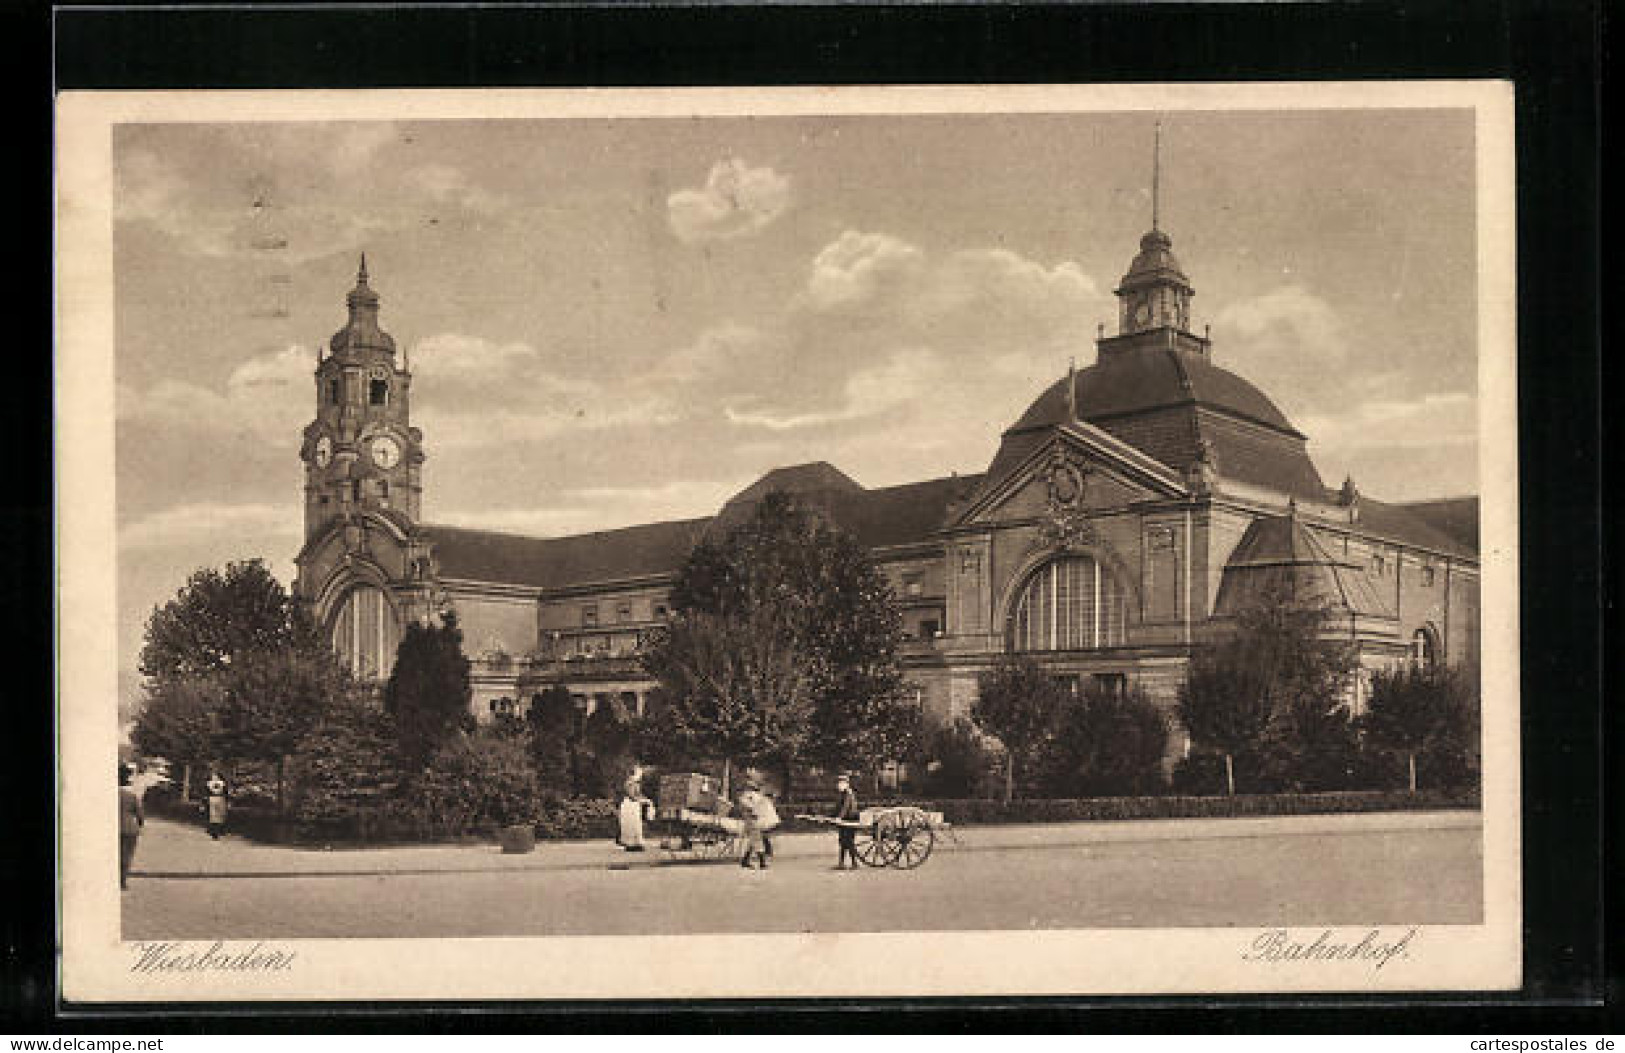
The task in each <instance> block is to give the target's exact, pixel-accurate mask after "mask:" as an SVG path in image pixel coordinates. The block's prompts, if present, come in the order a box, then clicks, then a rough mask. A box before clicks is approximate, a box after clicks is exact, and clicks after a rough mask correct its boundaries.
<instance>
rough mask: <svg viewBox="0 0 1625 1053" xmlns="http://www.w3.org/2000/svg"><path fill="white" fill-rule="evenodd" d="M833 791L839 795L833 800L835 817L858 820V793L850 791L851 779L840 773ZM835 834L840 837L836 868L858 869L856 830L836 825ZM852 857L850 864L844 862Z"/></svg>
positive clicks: (852, 820)
mask: <svg viewBox="0 0 1625 1053" xmlns="http://www.w3.org/2000/svg"><path fill="white" fill-rule="evenodd" d="M835 791H836V793H837V794H838V795H839V796H837V798H836V801H835V818H837V819H843V820H847V821H850V822H854V823H855V822H857V821H858V795H857V794H855V793H853V792H852V779H851V778H850V777H849V776H847V775H844V774H843V775H842V776H841V777H840V778H838V779H836V780H835ZM835 836H836V837H838V838H840V845H841V850H840V856H839V858H838V859H837V860H836V863H835V869H836V870H856V869H858V832H857V830H855V829H853V828H852V827H850V826H837V827H836V828H835ZM848 856H850V857H851V858H852V865H851V866H848V865H847V863H846V860H847V857H848Z"/></svg>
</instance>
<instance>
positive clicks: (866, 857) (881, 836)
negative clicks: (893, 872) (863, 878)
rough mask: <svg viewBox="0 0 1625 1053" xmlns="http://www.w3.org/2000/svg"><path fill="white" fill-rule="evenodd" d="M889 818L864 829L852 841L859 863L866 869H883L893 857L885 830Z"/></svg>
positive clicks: (877, 821) (881, 819) (884, 817)
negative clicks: (891, 856)
mask: <svg viewBox="0 0 1625 1053" xmlns="http://www.w3.org/2000/svg"><path fill="white" fill-rule="evenodd" d="M887 818H888V817H887V816H882V817H881V818H880V819H878V820H876V821H875V822H874V823H872V824H871V825H869V826H866V827H863V828H862V829H860V830H858V831H857V832H856V836H855V837H853V839H852V844H853V850H854V851H855V852H857V855H858V862H860V863H862V864H863V865H864V866H866V867H883V866H885V865H886V860H887V859H888V858H889V857H890V855H891V846H890V843H889V842H888V841H887V840H886V834H885V829H884V828H885V823H886V819H887Z"/></svg>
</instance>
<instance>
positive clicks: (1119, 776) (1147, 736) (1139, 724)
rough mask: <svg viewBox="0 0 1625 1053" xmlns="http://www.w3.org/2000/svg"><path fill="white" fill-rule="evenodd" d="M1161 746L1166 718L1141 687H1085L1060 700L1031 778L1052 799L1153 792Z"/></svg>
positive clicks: (1160, 784) (1157, 783) (1159, 783)
mask: <svg viewBox="0 0 1625 1053" xmlns="http://www.w3.org/2000/svg"><path fill="white" fill-rule="evenodd" d="M1167 745H1168V721H1167V718H1166V717H1164V716H1163V714H1162V711H1161V710H1160V709H1158V708H1157V707H1156V706H1155V705H1153V704H1152V703H1151V701H1150V699H1148V698H1147V697H1146V696H1145V694H1144V693H1143V692H1142V691H1140V690H1138V689H1129V690H1127V691H1122V692H1117V691H1112V690H1109V689H1105V688H1100V687H1095V686H1093V685H1091V686H1090V687H1089V688H1087V689H1085V690H1084V691H1083V692H1082V693H1081V694H1079V695H1076V696H1074V697H1070V698H1068V699H1067V700H1066V701H1065V702H1064V703H1063V704H1062V707H1061V713H1060V718H1059V720H1058V721H1057V723H1056V729H1055V737H1054V739H1053V740H1052V741H1051V742H1050V744H1049V746H1048V748H1047V749H1046V750H1045V753H1044V756H1043V759H1042V762H1041V763H1040V765H1039V769H1038V773H1037V774H1038V779H1037V781H1038V784H1039V787H1040V788H1041V790H1042V791H1043V793H1044V794H1045V795H1047V796H1052V797H1115V796H1124V795H1130V794H1145V793H1154V792H1156V791H1158V790H1161V789H1162V787H1163V777H1162V757H1163V753H1164V751H1165V750H1166V749H1167Z"/></svg>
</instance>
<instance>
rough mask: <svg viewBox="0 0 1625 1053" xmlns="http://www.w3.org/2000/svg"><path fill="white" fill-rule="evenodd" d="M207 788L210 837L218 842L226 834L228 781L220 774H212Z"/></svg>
mask: <svg viewBox="0 0 1625 1053" xmlns="http://www.w3.org/2000/svg"><path fill="white" fill-rule="evenodd" d="M205 788H206V789H207V790H208V791H209V804H208V808H209V836H210V837H212V838H214V839H215V840H216V841H218V840H220V835H221V834H223V833H225V832H226V781H225V780H224V779H222V778H221V777H220V773H219V772H210V773H209V781H208V783H207V784H206V786H205Z"/></svg>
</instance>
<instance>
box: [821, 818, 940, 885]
mask: <svg viewBox="0 0 1625 1053" xmlns="http://www.w3.org/2000/svg"><path fill="white" fill-rule="evenodd" d="M796 818H797V819H806V820H809V821H811V822H815V823H824V824H827V825H829V826H837V827H843V828H845V829H848V830H853V831H855V832H856V837H855V838H854V841H855V847H856V849H857V853H858V862H860V863H862V864H863V865H864V866H867V867H891V868H892V869H893V870H913V869H914V868H915V867H917V866H919V865H920V864H921V863H924V862H925V861H926V860H927V859H930V858H931V849H932V848H934V847H935V846H936V843H937V831H938V830H939V829H944V828H945V827H946V825H947V824H946V823H944V822H943V818H942V813H941V812H928V811H926V810H925V809H923V808H915V807H913V806H911V805H894V806H890V807H884V808H865V809H863V811H861V812H859V813H858V818H857V819H836V818H833V817H832V816H827V815H798V816H796Z"/></svg>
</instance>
